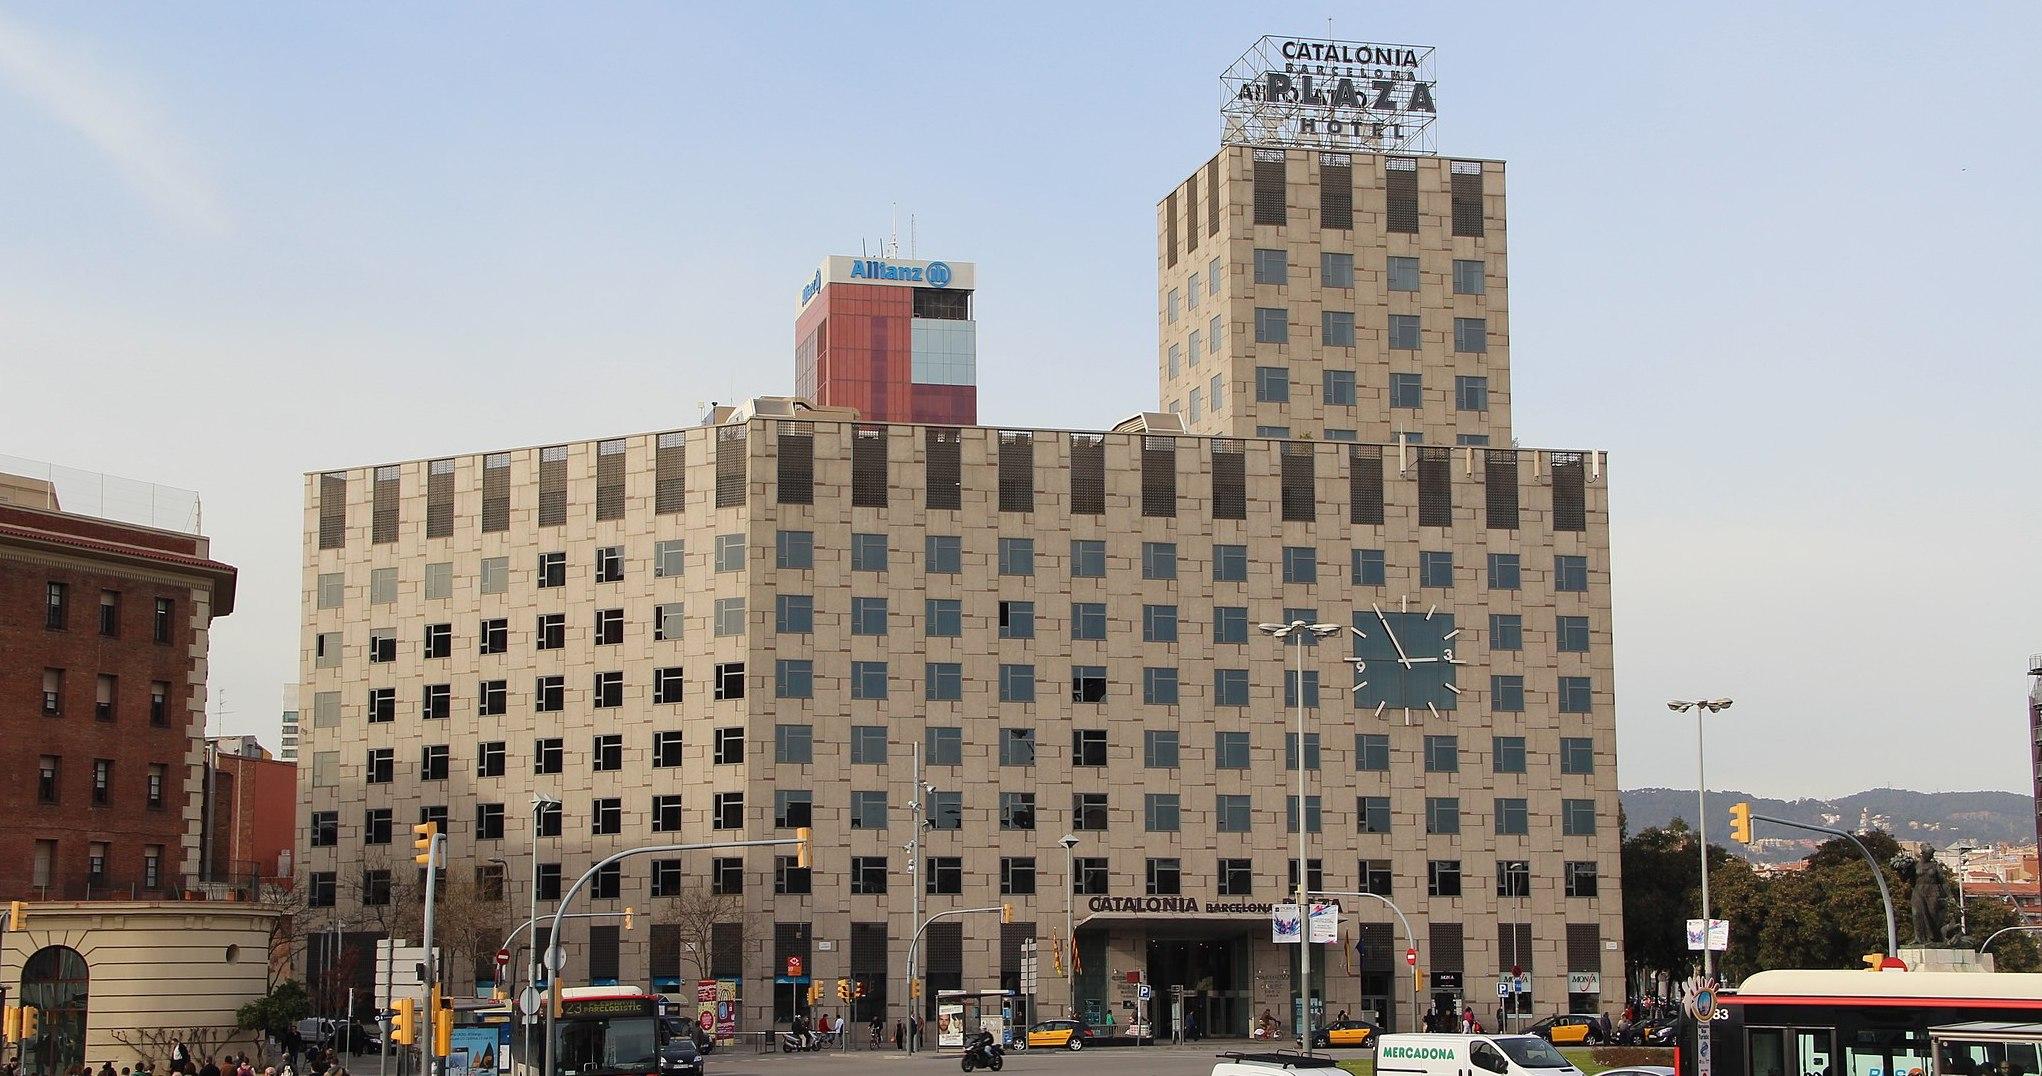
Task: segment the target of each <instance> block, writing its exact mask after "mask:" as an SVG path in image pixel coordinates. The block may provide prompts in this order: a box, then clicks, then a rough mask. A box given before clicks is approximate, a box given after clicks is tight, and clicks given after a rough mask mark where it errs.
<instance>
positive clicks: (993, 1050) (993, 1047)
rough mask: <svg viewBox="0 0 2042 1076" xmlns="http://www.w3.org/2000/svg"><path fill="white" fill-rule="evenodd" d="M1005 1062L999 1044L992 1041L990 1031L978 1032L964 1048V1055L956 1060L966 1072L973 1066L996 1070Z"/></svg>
mask: <svg viewBox="0 0 2042 1076" xmlns="http://www.w3.org/2000/svg"><path fill="white" fill-rule="evenodd" d="M1006 1063H1007V1062H1006V1059H1005V1058H1004V1057H1002V1056H1001V1054H1000V1044H999V1043H997V1042H995V1041H993V1036H992V1034H991V1033H990V1032H980V1033H979V1037H978V1038H977V1039H976V1040H974V1041H973V1042H972V1044H971V1045H970V1046H969V1047H967V1048H966V1049H965V1051H964V1057H963V1058H962V1059H961V1060H959V1062H958V1064H959V1065H961V1066H962V1067H963V1069H964V1071H966V1072H970V1071H971V1070H972V1069H975V1068H980V1069H991V1070H993V1071H994V1072H998V1071H1000V1069H1001V1068H1002V1067H1004V1066H1005V1065H1006Z"/></svg>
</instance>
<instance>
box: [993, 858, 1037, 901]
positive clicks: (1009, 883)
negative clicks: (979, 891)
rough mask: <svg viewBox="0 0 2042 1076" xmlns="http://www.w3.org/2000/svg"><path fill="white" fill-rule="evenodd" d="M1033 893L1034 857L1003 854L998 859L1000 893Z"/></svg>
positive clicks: (1029, 894) (1030, 894)
mask: <svg viewBox="0 0 2042 1076" xmlns="http://www.w3.org/2000/svg"><path fill="white" fill-rule="evenodd" d="M1034 893H1035V857H1034V856H1003V857H1001V859H1000V894H1001V895H1002V896H1020V897H1026V896H1032V895H1034Z"/></svg>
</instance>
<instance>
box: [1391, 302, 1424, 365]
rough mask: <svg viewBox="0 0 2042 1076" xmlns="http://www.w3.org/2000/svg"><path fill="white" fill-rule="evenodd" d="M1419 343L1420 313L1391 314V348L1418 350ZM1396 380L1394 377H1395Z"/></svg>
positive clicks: (1395, 349) (1394, 349)
mask: <svg viewBox="0 0 2042 1076" xmlns="http://www.w3.org/2000/svg"><path fill="white" fill-rule="evenodd" d="M1418 344H1419V332H1418V315H1416V314H1391V315H1390V348H1391V350H1393V351H1416V350H1418ZM1393 380H1394V379H1393Z"/></svg>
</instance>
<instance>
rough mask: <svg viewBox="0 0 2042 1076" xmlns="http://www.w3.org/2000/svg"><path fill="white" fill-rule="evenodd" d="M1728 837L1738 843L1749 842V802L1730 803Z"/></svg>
mask: <svg viewBox="0 0 2042 1076" xmlns="http://www.w3.org/2000/svg"><path fill="white" fill-rule="evenodd" d="M1730 839H1731V840H1733V841H1736V842H1737V843H1739V844H1750V843H1751V803H1750V802H1749V801H1746V802H1744V803H1733V804H1731V805H1730Z"/></svg>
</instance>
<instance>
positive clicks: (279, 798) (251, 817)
mask: <svg viewBox="0 0 2042 1076" xmlns="http://www.w3.org/2000/svg"><path fill="white" fill-rule="evenodd" d="M297 817H298V767H297V765H296V764H294V763H290V762H282V761H279V760H277V759H273V758H247V757H245V756H242V755H226V754H223V755H217V756H215V757H214V760H213V812H212V820H211V822H212V832H211V834H209V841H210V843H211V848H210V849H209V852H210V855H211V860H212V866H211V867H210V868H209V870H208V874H209V875H210V876H211V877H213V878H227V879H234V880H236V881H239V880H242V879H248V880H251V881H254V880H269V881H273V882H283V883H285V884H288V882H289V878H290V874H289V872H288V871H287V870H281V869H279V866H280V863H281V860H282V857H283V855H284V853H286V852H289V851H290V850H291V847H292V841H293V839H294V838H295V837H296V836H297V832H296V822H297Z"/></svg>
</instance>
